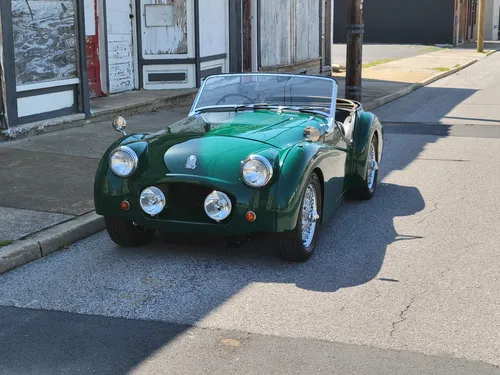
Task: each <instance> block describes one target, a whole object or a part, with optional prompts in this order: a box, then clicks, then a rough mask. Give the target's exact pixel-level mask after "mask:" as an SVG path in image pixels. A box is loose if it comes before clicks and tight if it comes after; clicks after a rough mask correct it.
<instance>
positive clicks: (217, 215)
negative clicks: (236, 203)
mask: <svg viewBox="0 0 500 375" xmlns="http://www.w3.org/2000/svg"><path fill="white" fill-rule="evenodd" d="M231 209H232V205H231V199H229V197H228V196H227V195H226V194H224V193H223V192H222V191H217V190H214V191H213V192H212V193H210V194H208V196H207V197H206V199H205V212H206V213H207V215H208V217H209V218H210V219H212V220H215V221H217V222H219V221H222V220H224V219H225V218H226V217H228V216H229V214H230V213H231Z"/></svg>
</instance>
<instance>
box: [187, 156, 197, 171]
mask: <svg viewBox="0 0 500 375" xmlns="http://www.w3.org/2000/svg"><path fill="white" fill-rule="evenodd" d="M184 167H185V168H186V169H195V168H196V156H194V155H191V156H190V157H189V158H188V160H187V161H186V164H184Z"/></svg>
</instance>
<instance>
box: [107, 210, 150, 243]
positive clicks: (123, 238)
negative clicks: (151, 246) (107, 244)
mask: <svg viewBox="0 0 500 375" xmlns="http://www.w3.org/2000/svg"><path fill="white" fill-rule="evenodd" d="M104 222H105V224H106V230H107V231H108V234H109V237H110V238H111V240H112V241H113V242H114V243H116V244H117V245H119V246H123V247H134V246H142V245H146V244H147V243H149V242H150V241H151V239H152V238H153V236H154V234H155V231H154V230H152V229H147V228H142V227H140V226H138V225H136V224H135V223H134V222H132V221H130V220H126V219H122V218H119V217H109V216H106V217H104Z"/></svg>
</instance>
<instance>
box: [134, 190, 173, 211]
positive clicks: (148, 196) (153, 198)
mask: <svg viewBox="0 0 500 375" xmlns="http://www.w3.org/2000/svg"><path fill="white" fill-rule="evenodd" d="M166 203H167V200H166V199H165V195H164V194H163V192H162V191H161V190H160V189H158V188H157V187H155V186H150V187H148V188H146V189H144V190H143V191H142V193H141V196H140V198H139V204H140V205H141V208H142V210H143V211H144V212H145V213H147V214H149V215H158V214H159V213H160V212H162V211H163V209H164V208H165V204H166Z"/></svg>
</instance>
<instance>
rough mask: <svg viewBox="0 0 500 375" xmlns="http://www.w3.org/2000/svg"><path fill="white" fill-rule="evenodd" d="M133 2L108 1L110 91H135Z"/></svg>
mask: <svg viewBox="0 0 500 375" xmlns="http://www.w3.org/2000/svg"><path fill="white" fill-rule="evenodd" d="M132 5H133V3H132V1H131V0H106V22H107V28H108V68H109V91H110V93H111V94H114V93H118V92H123V91H129V90H133V89H135V88H136V87H135V72H134V50H133V48H134V47H133V34H132V32H133V29H132V21H133V19H132V14H133V12H132Z"/></svg>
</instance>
